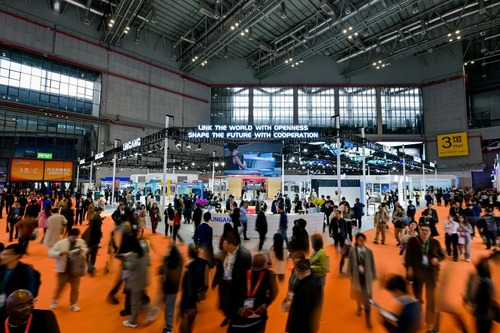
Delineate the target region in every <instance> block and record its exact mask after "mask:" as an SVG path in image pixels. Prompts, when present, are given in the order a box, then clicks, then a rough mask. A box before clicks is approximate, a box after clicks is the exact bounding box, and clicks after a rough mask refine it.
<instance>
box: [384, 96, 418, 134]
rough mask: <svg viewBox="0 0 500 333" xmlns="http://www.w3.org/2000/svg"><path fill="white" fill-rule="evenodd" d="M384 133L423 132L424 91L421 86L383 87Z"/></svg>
mask: <svg viewBox="0 0 500 333" xmlns="http://www.w3.org/2000/svg"><path fill="white" fill-rule="evenodd" d="M381 108H382V131H383V133H384V134H422V133H423V120H422V114H423V109H422V93H421V90H420V89H419V88H407V87H400V88H383V89H381Z"/></svg>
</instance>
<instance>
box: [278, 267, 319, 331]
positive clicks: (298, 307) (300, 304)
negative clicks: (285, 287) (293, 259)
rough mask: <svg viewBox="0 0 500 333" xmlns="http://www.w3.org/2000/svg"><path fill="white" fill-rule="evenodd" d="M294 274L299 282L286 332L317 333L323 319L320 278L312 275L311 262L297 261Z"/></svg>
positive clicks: (289, 312)
mask: <svg viewBox="0 0 500 333" xmlns="http://www.w3.org/2000/svg"><path fill="white" fill-rule="evenodd" d="M294 272H295V276H296V277H297V279H298V280H299V281H298V282H297V286H296V287H295V293H294V295H293V299H292V303H291V304H290V309H289V311H288V320H287V322H286V330H287V332H288V333H304V332H307V333H315V332H317V331H318V329H319V323H320V318H321V307H322V306H323V288H322V287H321V283H320V280H319V278H318V277H317V276H316V275H314V274H312V271H311V264H310V262H309V260H307V259H300V260H299V261H297V263H296V264H295V266H294Z"/></svg>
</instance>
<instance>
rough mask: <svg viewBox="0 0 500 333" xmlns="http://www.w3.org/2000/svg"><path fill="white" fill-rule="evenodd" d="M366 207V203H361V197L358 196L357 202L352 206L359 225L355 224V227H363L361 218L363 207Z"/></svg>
mask: <svg viewBox="0 0 500 333" xmlns="http://www.w3.org/2000/svg"><path fill="white" fill-rule="evenodd" d="M364 207H365V204H363V203H361V202H360V200H359V198H356V200H355V204H354V206H353V207H352V214H353V217H354V219H355V220H356V222H357V225H355V227H358V228H359V229H361V218H362V216H363V208H364Z"/></svg>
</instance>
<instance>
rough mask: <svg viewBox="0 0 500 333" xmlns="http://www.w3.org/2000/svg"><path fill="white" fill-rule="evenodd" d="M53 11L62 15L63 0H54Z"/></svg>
mask: <svg viewBox="0 0 500 333" xmlns="http://www.w3.org/2000/svg"><path fill="white" fill-rule="evenodd" d="M52 11H53V12H54V14H56V15H61V11H62V0H54V1H53V2H52Z"/></svg>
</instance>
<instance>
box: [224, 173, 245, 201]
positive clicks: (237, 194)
mask: <svg viewBox="0 0 500 333" xmlns="http://www.w3.org/2000/svg"><path fill="white" fill-rule="evenodd" d="M242 188H243V179H242V178H240V177H227V193H228V195H229V194H233V195H234V198H235V199H240V198H241V189H242Z"/></svg>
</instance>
